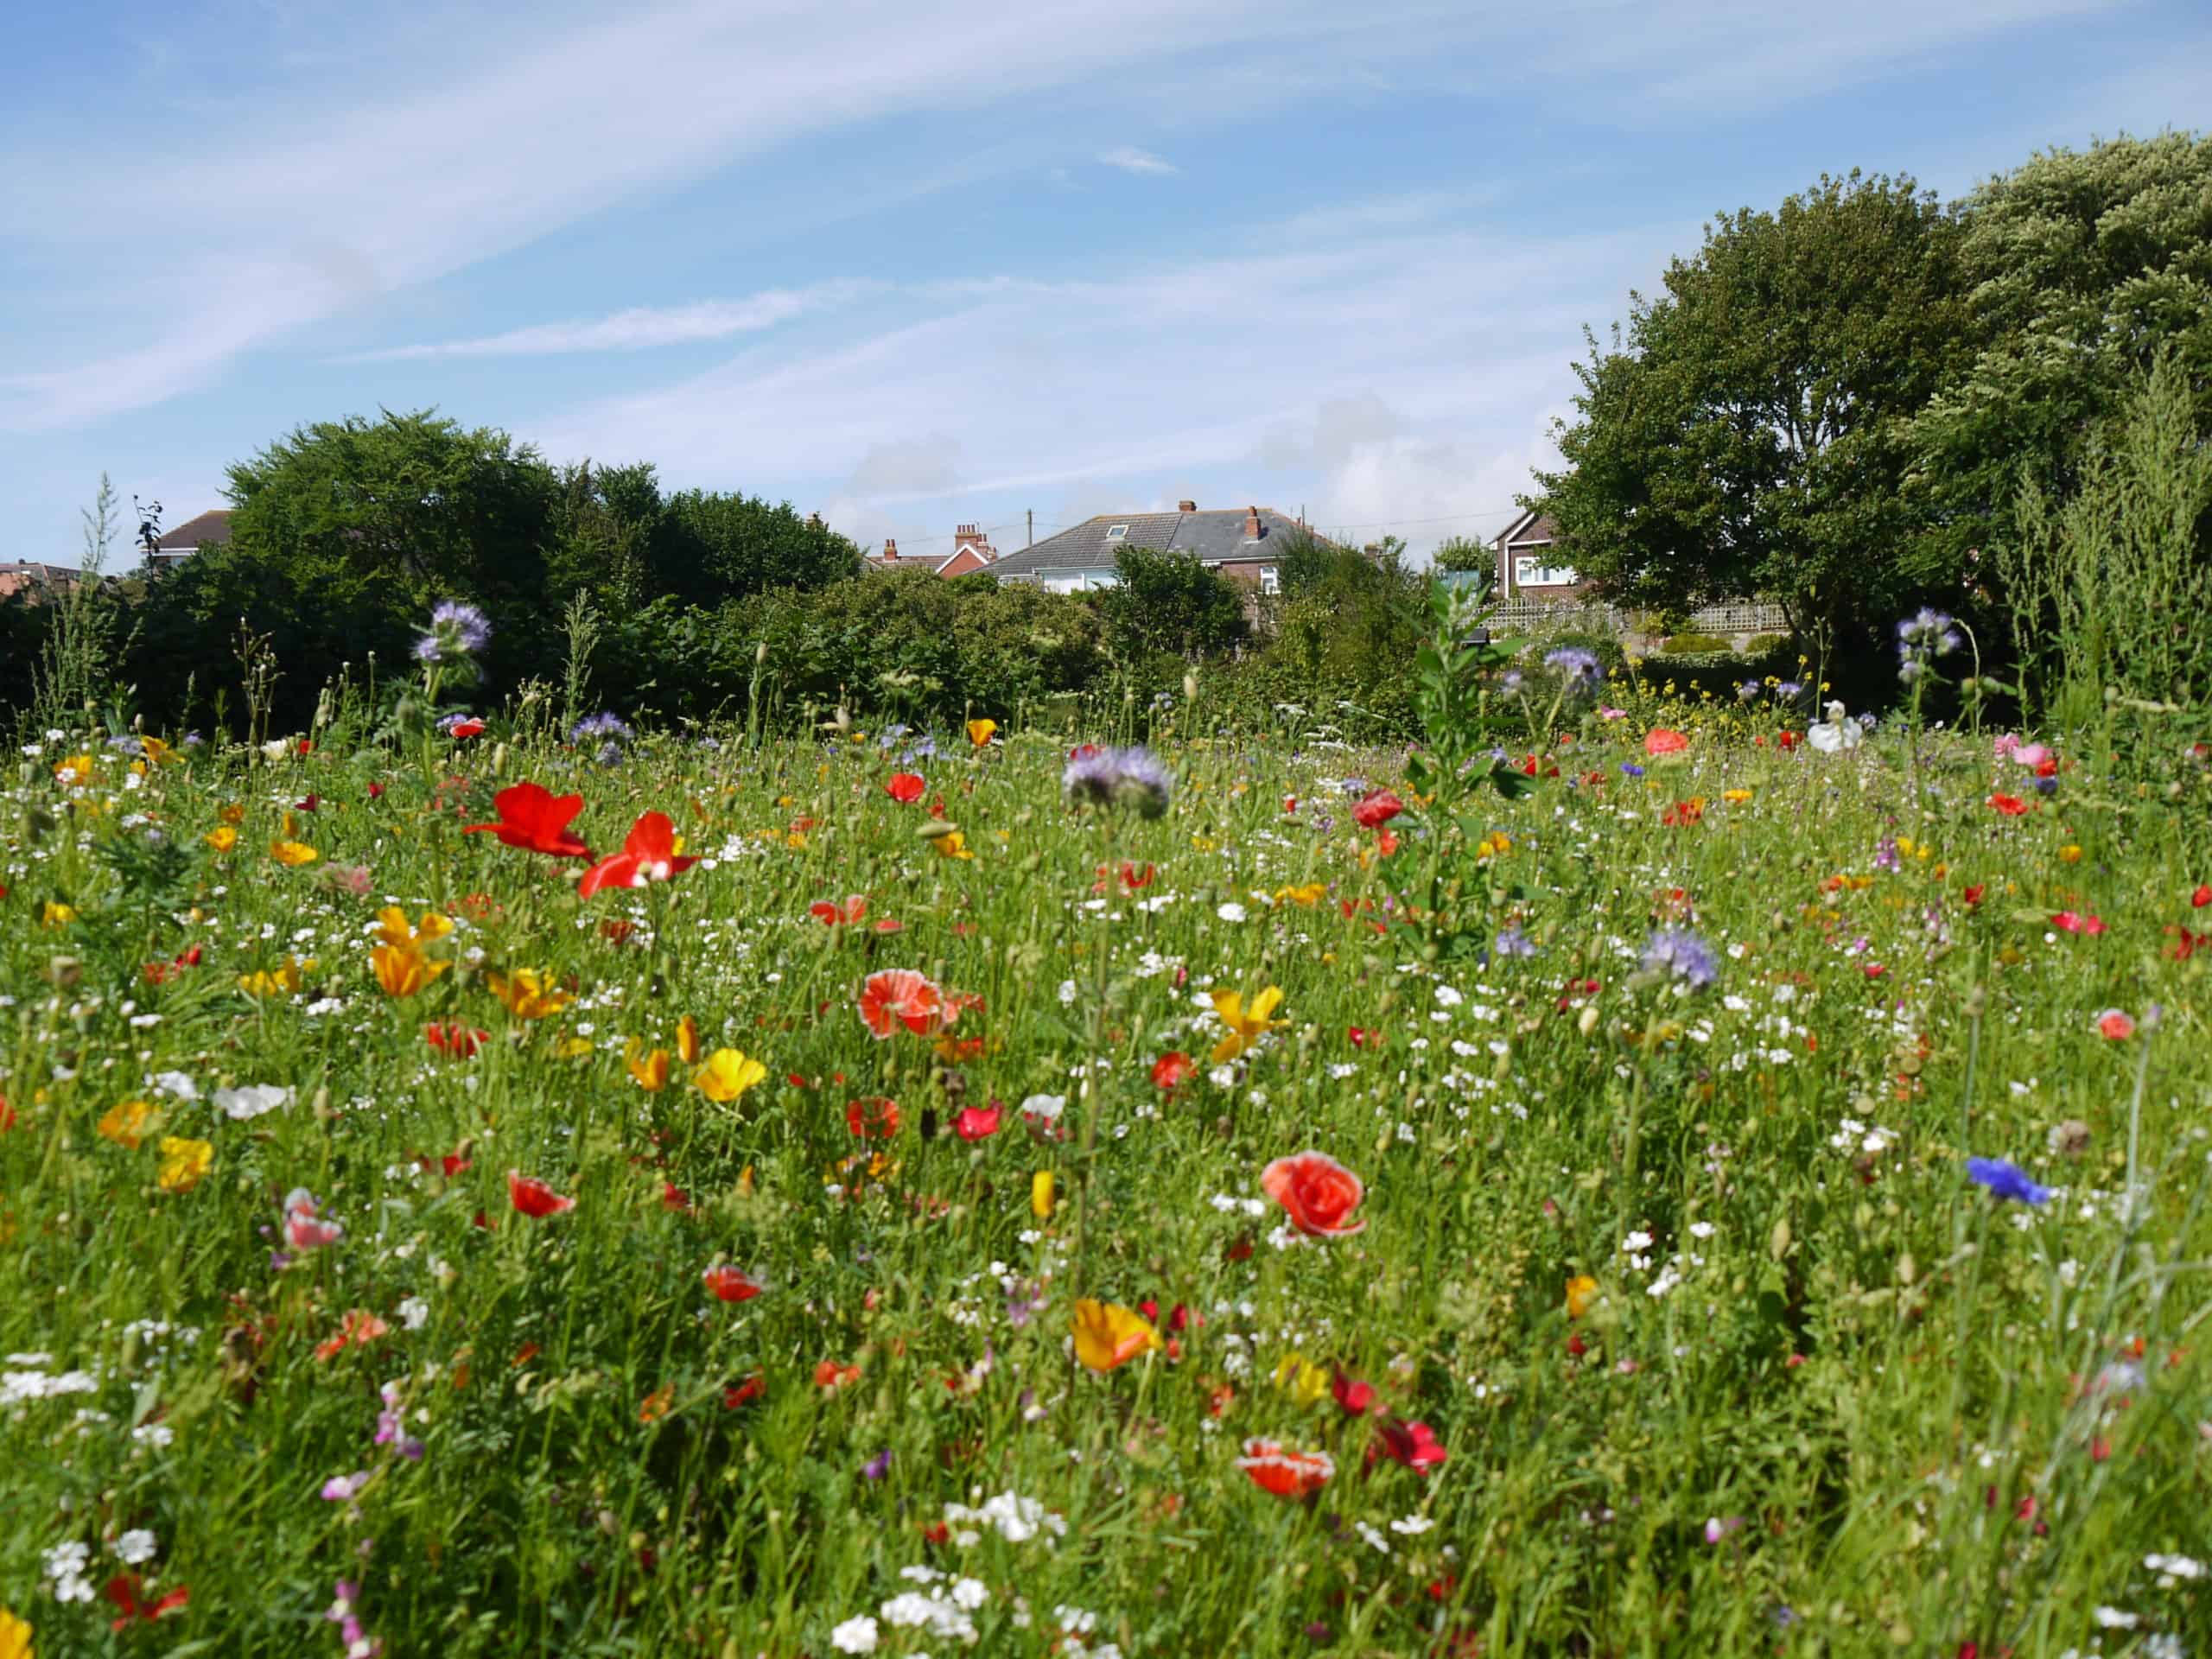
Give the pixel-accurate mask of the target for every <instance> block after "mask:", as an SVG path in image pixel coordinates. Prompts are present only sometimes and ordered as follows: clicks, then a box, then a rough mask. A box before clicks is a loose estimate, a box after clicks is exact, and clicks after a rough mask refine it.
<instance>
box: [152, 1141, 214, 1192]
mask: <svg viewBox="0 0 2212 1659" xmlns="http://www.w3.org/2000/svg"><path fill="white" fill-rule="evenodd" d="M214 1161H215V1148H214V1146H213V1144H212V1143H211V1142H209V1141H190V1140H185V1139H183V1138H181V1137H180V1136H177V1135H163V1136H162V1172H161V1174H160V1176H159V1177H158V1178H157V1179H159V1180H160V1182H161V1188H162V1192H191V1191H192V1189H193V1188H194V1187H195V1186H197V1185H200V1180H201V1179H202V1178H203V1177H205V1176H206V1175H207V1168H208V1166H209V1165H211V1164H213V1162H214Z"/></svg>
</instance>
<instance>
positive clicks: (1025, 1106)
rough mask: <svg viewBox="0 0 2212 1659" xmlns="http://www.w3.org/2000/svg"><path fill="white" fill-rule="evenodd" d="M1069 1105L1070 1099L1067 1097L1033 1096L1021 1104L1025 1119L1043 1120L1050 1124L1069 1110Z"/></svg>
mask: <svg viewBox="0 0 2212 1659" xmlns="http://www.w3.org/2000/svg"><path fill="white" fill-rule="evenodd" d="M1067 1103H1068V1097H1067V1096H1065V1095H1032V1096H1029V1097H1028V1099H1027V1100H1025V1101H1023V1102H1022V1103H1021V1115H1022V1116H1024V1117H1037V1118H1042V1119H1043V1120H1044V1121H1045V1122H1047V1123H1050V1122H1054V1121H1055V1120H1056V1119H1058V1116H1059V1115H1060V1114H1061V1113H1062V1112H1063V1111H1065V1110H1066V1109H1067Z"/></svg>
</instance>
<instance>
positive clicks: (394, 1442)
mask: <svg viewBox="0 0 2212 1659" xmlns="http://www.w3.org/2000/svg"><path fill="white" fill-rule="evenodd" d="M376 1444H377V1445H378V1446H390V1447H391V1449H392V1450H393V1451H395V1452H398V1453H399V1455H400V1456H401V1457H403V1458H405V1459H408V1461H409V1462H410V1463H420V1462H421V1461H422V1460H423V1442H422V1441H420V1440H416V1438H415V1437H414V1436H413V1435H412V1434H410V1433H408V1432H407V1408H406V1406H405V1404H404V1402H402V1400H401V1398H400V1394H399V1385H398V1384H397V1383H385V1385H384V1409H383V1410H382V1411H380V1412H378V1414H377V1437H376Z"/></svg>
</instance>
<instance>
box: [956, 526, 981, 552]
mask: <svg viewBox="0 0 2212 1659" xmlns="http://www.w3.org/2000/svg"><path fill="white" fill-rule="evenodd" d="M982 541H983V537H982V532H981V531H978V530H977V529H976V526H975V525H973V524H962V525H960V526H959V527H958V528H957V529H956V530H954V531H953V532H952V550H953V551H954V552H956V553H957V552H958V551H959V550H961V549H962V548H963V547H973V548H977V549H979V550H980V549H981V547H982Z"/></svg>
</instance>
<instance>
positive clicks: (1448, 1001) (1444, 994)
mask: <svg viewBox="0 0 2212 1659" xmlns="http://www.w3.org/2000/svg"><path fill="white" fill-rule="evenodd" d="M1466 1000H1467V999H1466V998H1465V997H1464V996H1462V995H1460V994H1459V992H1457V991H1455V990H1453V989H1452V988H1451V987H1450V986H1449V985H1440V986H1438V987H1437V988H1436V1006H1437V1007H1440V1008H1456V1007H1459V1005H1460V1004H1461V1003H1462V1002H1464V1001H1466Z"/></svg>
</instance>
